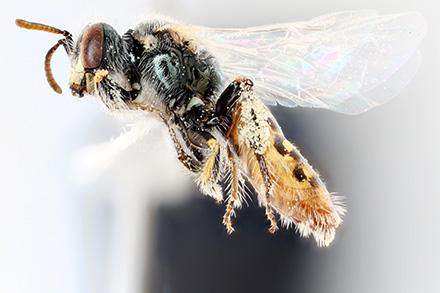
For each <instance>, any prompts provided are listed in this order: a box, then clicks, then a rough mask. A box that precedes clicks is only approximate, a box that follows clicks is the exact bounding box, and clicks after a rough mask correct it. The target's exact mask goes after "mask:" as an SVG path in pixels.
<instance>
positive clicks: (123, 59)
mask: <svg viewBox="0 0 440 293" xmlns="http://www.w3.org/2000/svg"><path fill="white" fill-rule="evenodd" d="M16 24H17V25H18V26H19V27H22V28H26V29H32V30H40V31H46V32H50V33H55V34H61V35H63V36H64V38H63V39H61V40H59V41H58V42H57V43H56V44H55V45H54V46H53V47H52V48H50V49H49V51H48V52H47V54H46V58H45V73H46V78H47V81H48V83H49V85H50V86H51V87H52V89H53V90H54V91H55V92H57V93H61V92H62V90H61V87H60V86H59V85H58V83H57V82H56V81H55V78H54V77H53V73H52V69H51V59H52V55H53V53H54V52H55V51H56V49H57V48H58V47H59V46H60V45H62V46H63V47H64V49H65V50H66V53H67V55H68V56H69V57H70V60H71V72H70V78H69V86H70V89H71V91H72V94H73V95H75V96H76V95H78V96H80V97H82V96H83V95H84V94H91V95H92V94H99V92H98V86H97V84H98V83H99V82H100V81H101V80H102V78H104V77H105V78H109V79H111V80H112V82H114V83H116V84H118V85H119V86H120V87H121V88H123V89H126V90H130V87H131V85H130V82H131V80H130V79H131V78H130V77H131V76H132V75H133V74H132V71H133V66H132V65H131V64H132V62H131V60H130V58H129V56H130V55H129V52H128V49H127V48H126V45H125V43H124V41H123V39H122V37H121V36H120V35H119V34H118V33H117V32H116V31H115V29H113V28H112V27H111V26H110V25H108V24H105V23H95V24H91V25H88V26H87V27H86V28H85V29H84V30H83V32H82V33H81V35H80V36H79V38H78V39H77V41H76V42H74V41H73V39H72V35H71V34H70V33H69V32H68V31H64V30H60V29H57V28H55V27H51V26H48V25H44V24H40V23H33V22H28V21H24V20H16Z"/></svg>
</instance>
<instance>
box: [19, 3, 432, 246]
mask: <svg viewBox="0 0 440 293" xmlns="http://www.w3.org/2000/svg"><path fill="white" fill-rule="evenodd" d="M16 24H17V25H18V26H19V27H22V28H26V29H31V30H40V31H45V32H49V33H54V34H58V35H62V36H63V37H62V38H61V39H60V40H59V41H58V42H57V43H56V44H55V45H54V46H53V47H52V48H50V49H49V51H48V52H47V54H46V58H45V63H44V64H45V73H46V77H47V81H48V83H49V85H50V86H51V87H52V89H53V90H54V91H55V92H57V93H61V92H62V90H61V87H60V86H59V85H58V84H57V82H56V81H55V79H54V76H53V73H52V70H51V58H52V56H53V54H54V52H55V51H56V50H57V48H58V47H60V46H62V47H63V48H64V49H65V51H66V53H67V55H68V57H69V58H70V62H71V69H70V80H69V85H70V90H71V92H72V94H73V95H74V96H79V97H82V96H84V95H92V96H96V97H98V98H99V99H100V100H101V101H102V102H103V103H104V105H105V106H106V107H107V108H108V109H110V110H111V111H112V112H115V113H116V112H135V111H136V112H139V111H140V112H142V113H154V114H155V115H157V117H159V118H160V119H161V120H162V121H163V122H164V123H165V125H166V126H167V127H168V129H169V134H170V136H171V138H172V141H173V143H174V146H175V149H176V154H177V158H178V160H179V161H180V162H181V164H182V165H183V166H184V168H185V169H187V170H189V171H190V173H191V174H192V176H193V178H194V181H195V182H196V183H197V185H198V186H199V188H200V190H201V192H202V193H204V194H207V195H209V196H211V197H213V198H214V199H215V200H216V201H218V202H222V201H225V202H226V208H225V213H224V216H223V224H224V226H225V228H226V231H227V233H229V234H230V233H232V232H233V231H234V227H233V217H234V216H235V210H236V209H238V208H240V207H241V205H242V203H243V201H244V200H245V196H246V184H250V185H252V187H253V189H254V191H255V193H256V195H257V198H258V202H259V204H260V205H261V206H262V207H263V208H264V209H265V214H266V216H267V219H268V221H269V228H268V229H269V231H270V232H271V233H275V231H277V229H278V224H279V223H281V224H282V225H283V226H285V227H289V226H295V227H296V230H297V231H298V232H299V233H300V234H301V235H302V236H309V235H313V237H314V238H315V240H316V241H317V244H318V245H319V246H328V245H329V244H330V243H331V242H332V241H333V239H334V237H335V231H336V229H337V228H338V226H340V224H341V222H342V217H343V214H344V211H345V210H344V205H343V203H342V201H341V200H340V198H339V197H337V196H335V195H334V194H332V193H330V192H329V191H328V190H327V187H326V185H325V184H324V182H323V181H322V179H321V178H320V176H319V174H318V173H317V172H316V170H315V169H314V168H313V167H312V166H311V165H310V164H309V163H308V161H307V159H306V158H304V157H303V156H302V155H301V153H300V151H299V150H298V148H297V147H296V146H294V145H293V144H292V143H291V142H290V141H289V140H287V139H286V138H285V136H284V135H283V132H282V130H281V128H280V126H279V125H278V123H277V121H276V119H275V118H274V116H273V115H272V114H271V111H270V109H269V108H268V106H269V105H277V104H278V105H282V106H287V107H296V106H300V107H312V108H323V109H328V110H332V111H337V112H341V113H345V114H359V113H362V112H365V111H367V110H369V109H371V108H373V107H375V106H378V105H380V104H383V103H385V102H386V101H388V100H389V99H390V98H392V97H393V96H395V95H396V94H397V93H398V91H399V90H400V89H402V88H403V87H404V86H405V85H406V84H407V83H408V82H409V80H410V78H411V77H412V76H413V74H414V72H415V70H416V67H417V63H418V62H417V60H418V53H417V47H418V44H419V43H420V41H421V40H422V38H423V36H424V34H425V30H426V24H425V21H424V19H423V17H422V16H421V15H419V14H418V13H413V12H411V13H402V14H394V15H378V14H377V13H375V12H372V11H349V12H339V13H334V14H329V15H324V16H321V17H317V18H314V19H312V20H309V21H305V22H293V23H286V24H275V25H266V26H259V27H252V28H246V29H227V28H225V29H219V28H206V27H200V26H194V25H187V24H181V23H178V22H176V21H174V20H171V19H168V18H165V17H155V18H151V19H149V20H148V21H146V22H144V23H141V24H139V25H137V26H136V27H135V28H134V29H129V30H128V31H127V32H126V33H124V34H122V35H120V34H119V33H118V32H117V31H116V30H115V29H114V28H113V27H111V26H110V25H108V24H106V23H94V24H90V25H88V26H86V27H85V29H84V30H83V31H82V33H81V34H80V35H79V37H78V38H77V39H76V41H74V40H73V36H72V34H71V33H69V32H68V31H65V30H60V29H57V28H55V27H52V26H48V25H44V24H40V23H34V22H28V21H24V20H16Z"/></svg>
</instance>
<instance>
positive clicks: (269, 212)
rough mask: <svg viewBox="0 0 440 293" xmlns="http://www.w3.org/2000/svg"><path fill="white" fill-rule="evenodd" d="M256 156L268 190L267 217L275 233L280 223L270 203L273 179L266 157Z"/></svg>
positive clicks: (270, 230) (266, 194)
mask: <svg viewBox="0 0 440 293" xmlns="http://www.w3.org/2000/svg"><path fill="white" fill-rule="evenodd" d="M256 158H257V160H258V164H259V166H260V172H261V176H262V177H263V181H264V185H265V187H266V192H265V195H264V196H265V199H266V200H265V208H266V217H267V219H268V220H269V222H270V228H269V232H270V233H272V234H273V233H275V232H276V231H277V230H278V225H277V219H276V217H275V214H274V212H273V209H272V208H271V205H270V199H271V190H272V181H271V179H270V176H269V171H268V169H267V165H266V160H265V159H264V157H263V156H261V155H258V154H257V155H256Z"/></svg>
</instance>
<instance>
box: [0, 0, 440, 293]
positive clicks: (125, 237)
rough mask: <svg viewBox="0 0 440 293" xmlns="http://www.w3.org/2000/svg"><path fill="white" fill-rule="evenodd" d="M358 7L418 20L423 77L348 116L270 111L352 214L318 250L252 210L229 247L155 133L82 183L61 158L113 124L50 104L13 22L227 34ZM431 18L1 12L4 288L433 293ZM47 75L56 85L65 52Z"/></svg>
mask: <svg viewBox="0 0 440 293" xmlns="http://www.w3.org/2000/svg"><path fill="white" fill-rule="evenodd" d="M365 8H368V9H375V10H378V11H379V12H381V13H397V12H403V11H408V10H416V11H420V12H421V13H422V14H423V15H424V16H425V17H426V19H427V21H428V23H429V31H428V35H427V36H426V38H425V40H424V41H423V43H422V46H421V48H420V50H421V53H422V56H423V61H422V65H421V67H420V70H419V72H418V73H417V75H416V76H415V78H414V80H413V81H412V82H411V83H410V84H409V85H408V87H406V88H405V89H404V90H403V91H402V93H401V94H400V95H399V97H397V98H396V99H394V100H392V101H391V102H389V103H387V104H386V105H384V106H381V107H379V108H376V109H374V110H372V111H369V112H367V113H365V114H362V115H359V116H344V115H341V114H337V113H331V112H328V111H323V110H312V109H294V110H292V109H282V108H277V109H274V114H275V115H276V117H278V118H279V119H280V124H281V126H282V128H283V129H284V131H285V133H286V136H287V137H288V138H289V139H291V140H292V141H294V142H295V143H296V144H297V145H298V146H299V147H300V149H301V150H302V152H303V154H304V155H305V156H306V157H307V158H309V161H311V163H312V164H313V165H314V166H317V168H318V170H319V171H320V173H321V174H322V175H323V177H324V178H325V180H326V182H327V184H328V187H329V189H330V190H332V191H337V192H338V193H339V194H341V195H344V196H346V202H347V206H348V214H347V216H346V217H345V221H344V224H343V225H342V227H341V229H340V230H339V231H338V232H339V233H338V235H337V238H336V240H335V242H334V243H333V244H332V246H331V247H330V248H325V249H319V248H316V247H315V243H314V241H313V240H304V239H299V237H298V235H295V234H294V232H293V231H282V232H280V233H279V234H278V235H276V236H275V237H272V236H269V235H268V234H267V233H266V232H265V228H266V222H265V220H264V212H263V211H262V210H261V209H258V208H257V207H256V203H255V201H254V202H253V203H251V204H250V207H249V208H247V209H245V210H243V211H240V212H239V213H238V215H239V218H238V219H237V230H238V231H237V233H236V235H234V236H233V237H227V236H226V234H225V233H224V231H223V229H222V226H221V223H220V219H221V215H222V213H223V207H222V206H217V205H215V204H214V203H213V201H212V200H210V199H209V198H206V197H202V196H201V195H199V194H197V192H196V191H195V189H194V188H193V186H192V185H191V184H190V183H189V182H188V180H187V179H186V177H185V176H184V175H182V174H181V173H180V172H179V168H178V166H177V163H176V160H175V158H174V154H173V150H172V148H171V146H170V145H169V138H167V136H166V132H165V131H164V129H163V127H160V126H159V125H155V127H154V129H153V130H152V132H151V134H150V136H148V137H147V138H145V140H144V141H141V143H140V144H138V145H137V146H133V147H129V148H128V149H127V150H126V151H125V152H123V154H121V155H119V156H118V157H117V158H116V159H114V161H112V163H111V165H110V167H109V168H108V169H107V170H106V171H105V172H104V174H103V175H102V176H101V177H100V178H99V179H98V180H95V181H93V182H86V183H84V182H82V183H81V184H79V183H78V180H77V177H78V176H77V175H78V174H77V173H78V171H76V173H75V172H72V169H74V168H71V165H72V160H73V158H75V157H77V154H78V152H80V150H81V149H83V148H84V147H85V146H87V145H90V144H94V143H100V142H105V141H106V140H108V138H109V137H115V136H117V135H118V133H120V131H121V129H122V128H123V123H121V122H118V121H116V120H115V119H114V118H113V117H111V116H109V115H107V114H106V113H105V112H104V111H102V108H101V107H100V106H99V105H98V104H97V103H96V102H93V101H92V100H90V99H89V100H77V99H74V98H72V97H70V95H69V94H68V93H67V91H66V93H65V94H63V95H62V96H57V95H56V94H55V93H53V92H52V91H51V90H50V88H49V87H48V86H47V85H46V81H45V78H44V74H43V70H42V66H43V65H42V64H43V56H44V54H45V52H46V51H47V49H48V48H49V46H51V45H52V44H53V43H54V42H55V41H56V36H51V35H48V34H44V33H37V32H33V33H31V32H27V31H22V30H18V29H17V28H16V27H15V26H14V19H15V18H17V17H20V18H25V19H30V20H35V21H41V22H45V23H48V24H53V25H55V26H60V27H61V28H66V29H68V30H70V31H71V32H72V33H78V32H79V31H80V30H81V28H82V27H83V26H84V25H85V24H87V23H89V22H93V21H106V22H109V23H111V24H113V25H114V26H115V27H116V28H117V29H118V30H119V31H120V32H121V33H122V32H124V31H125V30H127V29H128V28H130V27H132V26H134V25H135V24H136V23H138V22H139V21H142V20H143V19H145V17H146V15H148V14H151V13H152V12H157V13H162V14H165V15H169V16H171V17H173V18H176V19H179V20H182V21H185V22H189V23H195V24H200V25H211V26H231V27H232V26H234V27H235V26H249V25H259V24H267V23H273V22H287V21H295V20H306V19H309V18H311V17H314V16H318V15H321V14H324V13H329V12H334V11H340V10H351V9H365ZM439 18H440V12H439V7H438V4H437V2H436V1H428V0H418V1H415V0H403V1H402V0H401V1H397V0H393V1H385V0H381V1H379V0H369V1H365V0H360V1H343V0H338V1H324V0H319V1H318V0H309V1H302V0H298V1H281V0H272V1H267V2H266V1H260V2H257V1H250V0H246V1H232V0H223V1H201V0H187V1H169V0H160V1H159V0H157V1H156V0H144V1H131V0H125V1H94V2H88V1H83V0H81V1H66V2H62V1H48V0H41V1H16V2H9V3H7V4H6V3H3V5H2V9H1V18H0V22H1V28H2V41H1V46H0V50H1V52H0V65H1V68H2V70H1V71H0V75H1V78H0V81H1V85H2V86H1V88H2V90H1V93H0V97H1V104H0V134H1V136H0V137H1V143H0V200H1V204H0V292H8V293H9V292H13V293H19V292H20V293H21V292H32V293H36V292H45V293H52V292H66V293H69V292H72V293H73V292H75V293H78V292H87V293H88V292H118V293H119V292H121V293H122V292H130V293H131V292H132V293H137V292H179V293H180V292H192V293H194V292H226V291H227V292H250V291H252V292H277V293H278V292H338V293H339V292H340V293H342V292H347V293H348V292H375V293H378V292H384V293H385V292H386V293H389V292H432V293H434V292H440V280H439V275H440V269H439V263H440V253H439V247H440V228H439V226H438V225H439V224H440V213H439V212H438V211H439V204H440V199H439V196H440V191H439V187H438V186H439V184H438V180H439V176H440V167H439V165H440V155H439V153H438V152H439V150H440V138H439V132H440V118H439V117H440V115H439V111H440V100H439V99H440V96H439V86H440V78H439V74H438V68H439V67H440V58H439V52H440V38H439V37H440V28H439V27H440V22H439ZM53 64H54V71H55V75H56V77H57V79H58V81H59V82H60V84H62V85H63V88H66V86H65V85H66V84H67V79H68V63H67V58H65V56H63V54H62V53H61V51H60V52H58V53H57V55H56V56H55V58H54V63H53ZM72 173H75V174H76V175H72ZM79 173H81V172H79ZM85 177H87V176H85ZM188 184H189V187H188ZM191 186H192V187H191Z"/></svg>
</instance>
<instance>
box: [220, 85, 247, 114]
mask: <svg viewBox="0 0 440 293" xmlns="http://www.w3.org/2000/svg"><path fill="white" fill-rule="evenodd" d="M253 85H254V83H253V82H252V81H251V80H250V79H249V78H246V77H238V78H236V79H235V80H234V81H233V82H231V83H230V84H229V86H228V87H227V88H226V89H225V90H224V91H223V92H222V93H221V95H220V97H219V99H218V101H217V104H216V107H215V112H216V113H217V115H218V116H220V117H222V116H228V114H230V110H231V109H232V108H233V107H234V104H235V102H237V100H238V99H239V98H240V97H241V94H242V92H243V91H244V90H250V89H251V88H252V86H253Z"/></svg>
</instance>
